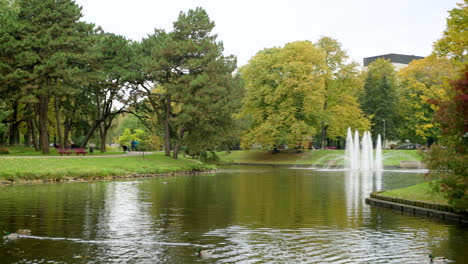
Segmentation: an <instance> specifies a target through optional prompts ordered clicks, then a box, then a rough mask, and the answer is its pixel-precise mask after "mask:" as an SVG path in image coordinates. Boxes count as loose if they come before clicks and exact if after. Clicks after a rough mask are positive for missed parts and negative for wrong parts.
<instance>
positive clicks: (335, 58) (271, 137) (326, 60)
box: [241, 37, 369, 148]
mask: <svg viewBox="0 0 468 264" xmlns="http://www.w3.org/2000/svg"><path fill="white" fill-rule="evenodd" d="M347 58H348V57H347V55H346V53H345V52H344V51H343V50H342V49H341V44H340V43H339V42H338V41H336V40H334V39H332V38H329V37H323V38H321V39H320V40H319V41H318V43H317V44H313V43H311V42H309V41H297V42H293V43H288V44H286V45H285V46H284V47H283V48H271V49H265V50H263V51H260V52H259V53H257V55H255V57H254V58H252V59H251V60H250V61H249V64H248V65H246V66H245V67H244V68H243V69H241V73H242V77H243V78H244V79H245V85H246V98H245V104H244V110H243V113H244V116H250V117H251V118H252V120H253V122H252V124H251V129H250V130H249V131H247V132H246V133H245V134H244V136H243V147H244V148H245V147H248V146H250V145H252V144H253V143H260V144H262V145H264V146H265V145H266V146H271V145H274V144H281V143H288V144H296V143H297V142H301V141H305V140H306V139H307V140H308V141H310V138H311V136H314V135H316V134H318V133H320V134H321V139H322V145H323V146H326V143H327V139H328V138H332V139H336V138H338V137H340V136H345V135H346V130H347V128H348V127H354V128H356V129H366V128H368V127H369V121H368V119H367V118H366V117H365V116H364V114H363V112H362V110H361V109H360V106H359V104H358V101H357V94H358V92H359V91H360V90H361V87H362V82H361V78H360V73H359V70H358V68H357V64H355V63H347V62H346V60H347Z"/></svg>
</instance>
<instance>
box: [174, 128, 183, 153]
mask: <svg viewBox="0 0 468 264" xmlns="http://www.w3.org/2000/svg"><path fill="white" fill-rule="evenodd" d="M184 133H185V129H184V128H181V129H180V131H179V136H178V137H177V142H176V144H175V146H174V151H173V152H172V157H173V158H174V159H178V158H179V150H180V143H181V142H182V139H183V138H184Z"/></svg>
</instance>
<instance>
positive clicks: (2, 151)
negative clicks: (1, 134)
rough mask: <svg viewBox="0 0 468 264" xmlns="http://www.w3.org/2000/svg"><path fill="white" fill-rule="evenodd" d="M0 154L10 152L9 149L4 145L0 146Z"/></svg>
mask: <svg viewBox="0 0 468 264" xmlns="http://www.w3.org/2000/svg"><path fill="white" fill-rule="evenodd" d="M0 154H10V150H9V149H8V148H6V147H0Z"/></svg>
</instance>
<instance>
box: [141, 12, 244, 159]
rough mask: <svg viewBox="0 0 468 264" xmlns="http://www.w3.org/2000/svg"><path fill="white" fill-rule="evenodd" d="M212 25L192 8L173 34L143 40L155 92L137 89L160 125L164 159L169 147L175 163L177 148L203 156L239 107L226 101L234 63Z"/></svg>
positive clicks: (163, 34)
mask: <svg viewBox="0 0 468 264" xmlns="http://www.w3.org/2000/svg"><path fill="white" fill-rule="evenodd" d="M214 26H215V23H214V22H213V21H211V20H210V18H209V17H208V14H207V13H206V11H205V10H203V9H202V8H196V9H195V10H189V11H188V12H187V13H184V12H181V13H180V15H179V18H178V20H177V21H176V22H174V30H173V31H172V32H170V33H166V32H164V31H161V30H157V31H156V32H155V34H154V35H152V36H149V37H148V39H146V40H144V41H143V49H144V50H145V51H146V52H147V54H149V55H150V57H149V58H150V59H149V60H146V61H145V62H144V64H143V65H142V68H143V69H144V72H145V74H146V75H147V77H148V80H149V81H151V82H152V83H153V84H156V85H157V87H156V89H151V88H150V87H148V86H147V84H146V85H145V84H144V83H143V82H141V84H142V87H143V88H144V89H145V91H146V98H147V99H148V100H149V102H150V104H151V105H152V107H153V109H154V110H155V111H156V113H159V114H158V115H159V118H160V120H161V122H162V123H163V124H164V132H165V146H166V155H167V154H168V153H169V151H170V148H171V146H170V145H172V146H173V153H172V156H173V157H174V158H177V157H178V154H179V150H180V147H181V146H182V145H185V146H187V147H189V148H191V149H197V150H199V151H204V150H207V149H210V148H213V147H214V146H216V145H217V144H219V142H220V141H221V140H222V137H221V136H220V135H222V134H223V133H225V131H226V129H228V128H229V125H230V124H231V123H232V122H233V117H232V114H233V113H234V112H235V111H236V110H237V109H238V108H239V107H238V105H236V104H235V103H234V102H236V100H237V98H230V97H229V95H230V94H232V93H231V90H232V87H233V85H232V78H233V77H232V72H233V71H234V70H235V68H236V60H235V57H234V56H228V57H225V56H224V55H223V44H222V43H221V42H218V41H217V35H216V34H212V33H211V31H212V30H213V28H214ZM169 140H171V141H172V142H171V143H172V144H170V143H169Z"/></svg>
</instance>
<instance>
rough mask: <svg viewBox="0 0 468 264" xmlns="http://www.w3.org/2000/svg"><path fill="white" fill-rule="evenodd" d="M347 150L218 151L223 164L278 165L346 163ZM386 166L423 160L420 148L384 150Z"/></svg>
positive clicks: (340, 164) (396, 165) (397, 165)
mask: <svg viewBox="0 0 468 264" xmlns="http://www.w3.org/2000/svg"><path fill="white" fill-rule="evenodd" d="M344 154H345V150H313V151H312V150H306V151H302V152H300V153H298V152H297V151H296V150H294V149H292V150H282V151H280V152H279V153H276V154H272V152H271V151H266V150H237V151H231V152H230V153H228V152H226V151H223V152H218V153H217V155H218V156H219V158H220V160H221V162H222V163H223V164H235V163H242V164H265V165H267V164H278V165H311V166H312V165H337V166H342V165H344V160H343V155H344ZM383 157H384V161H383V162H384V166H391V167H399V166H400V162H401V161H414V162H421V160H422V157H421V155H420V154H419V150H384V151H383Z"/></svg>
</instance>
